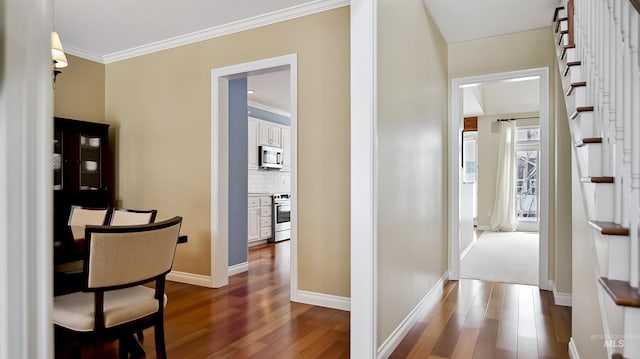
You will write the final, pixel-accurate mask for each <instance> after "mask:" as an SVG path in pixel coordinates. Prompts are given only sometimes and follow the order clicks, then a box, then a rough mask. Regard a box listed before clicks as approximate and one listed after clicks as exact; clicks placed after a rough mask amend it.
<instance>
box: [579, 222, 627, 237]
mask: <svg viewBox="0 0 640 359" xmlns="http://www.w3.org/2000/svg"><path fill="white" fill-rule="evenodd" d="M589 224H590V225H591V227H593V228H595V229H597V230H598V231H599V232H600V233H602V234H604V235H608V236H628V235H629V228H626V227H623V226H621V225H619V224H616V223H613V222H603V221H589Z"/></svg>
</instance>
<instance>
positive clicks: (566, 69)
mask: <svg viewBox="0 0 640 359" xmlns="http://www.w3.org/2000/svg"><path fill="white" fill-rule="evenodd" d="M580 65H582V62H580V61H569V62H567V66H565V67H564V72H563V73H562V75H563V76H567V75H568V74H569V70H571V68H572V67H573V66H580Z"/></svg>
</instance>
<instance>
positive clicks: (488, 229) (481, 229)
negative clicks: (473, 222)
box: [476, 226, 491, 231]
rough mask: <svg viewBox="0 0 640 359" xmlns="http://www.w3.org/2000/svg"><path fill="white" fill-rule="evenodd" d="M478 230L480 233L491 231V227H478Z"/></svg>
mask: <svg viewBox="0 0 640 359" xmlns="http://www.w3.org/2000/svg"><path fill="white" fill-rule="evenodd" d="M476 229H477V230H479V231H491V227H489V226H476Z"/></svg>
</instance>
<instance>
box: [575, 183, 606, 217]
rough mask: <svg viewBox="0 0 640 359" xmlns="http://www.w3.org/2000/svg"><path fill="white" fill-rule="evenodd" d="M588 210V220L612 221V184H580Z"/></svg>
mask: <svg viewBox="0 0 640 359" xmlns="http://www.w3.org/2000/svg"><path fill="white" fill-rule="evenodd" d="M582 187H583V188H584V195H585V199H586V201H587V209H588V210H589V218H591V219H592V220H594V221H603V222H612V221H613V190H614V188H613V183H591V182H585V183H583V184H582Z"/></svg>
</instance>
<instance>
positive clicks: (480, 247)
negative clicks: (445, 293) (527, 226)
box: [460, 232, 538, 286]
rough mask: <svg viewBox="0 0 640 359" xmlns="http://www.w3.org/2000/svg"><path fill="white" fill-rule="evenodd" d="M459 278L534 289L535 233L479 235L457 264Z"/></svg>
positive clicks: (536, 240)
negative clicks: (531, 286)
mask: <svg viewBox="0 0 640 359" xmlns="http://www.w3.org/2000/svg"><path fill="white" fill-rule="evenodd" d="M460 277H462V278H474V279H482V280H487V281H491V282H504V283H517V284H528V285H536V286H537V285H538V233H534V232H483V233H482V234H481V235H480V237H479V238H478V240H477V241H476V242H475V243H474V244H473V245H472V247H471V250H469V252H468V253H467V255H466V256H465V257H464V259H463V260H462V263H461V264H460Z"/></svg>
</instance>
